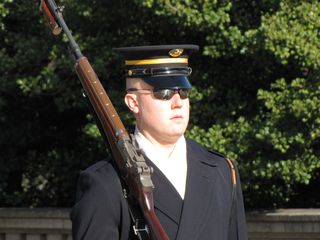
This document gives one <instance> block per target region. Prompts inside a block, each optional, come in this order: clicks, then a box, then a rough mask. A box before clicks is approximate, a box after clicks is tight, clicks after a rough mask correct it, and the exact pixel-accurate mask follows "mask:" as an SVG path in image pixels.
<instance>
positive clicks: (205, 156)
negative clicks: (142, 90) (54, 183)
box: [71, 140, 247, 240]
mask: <svg viewBox="0 0 320 240" xmlns="http://www.w3.org/2000/svg"><path fill="white" fill-rule="evenodd" d="M187 162H188V170H187V182H186V191H185V197H184V200H182V199H181V197H180V195H179V194H178V192H177V191H176V190H175V188H174V187H173V185H172V184H171V183H170V182H169V180H168V179H167V178H166V177H165V176H164V175H163V174H162V172H161V171H160V170H159V169H158V168H157V167H156V166H154V165H153V164H152V163H151V162H148V163H149V164H151V165H152V166H153V168H154V173H153V175H152V180H153V183H154V185H155V190H154V208H155V211H156V214H157V216H158V218H159V220H160V222H161V224H162V226H163V227H164V229H165V231H166V232H167V234H168V236H169V238H170V239H171V240H173V239H177V240H196V239H199V240H209V239H210V240H227V239H235V240H236V239H239V240H245V239H247V233H246V223H245V213H244V207H243V200H242V192H241V186H240V181H239V177H238V174H237V185H236V186H237V187H236V191H235V198H236V200H235V201H234V205H233V204H232V202H233V201H232V191H233V187H232V177H231V176H232V174H231V171H230V166H229V165H228V163H227V161H226V160H225V158H224V157H223V156H221V155H219V154H216V153H213V152H209V151H207V150H205V149H204V148H203V147H201V146H200V145H198V144H197V143H195V142H194V141H191V140H187ZM177 171H179V169H177ZM78 184H79V185H78V189H77V199H76V203H75V205H74V207H73V209H72V212H71V220H72V233H73V239H74V240H80V239H82V240H84V239H85V240H102V239H103V240H107V239H110V240H112V239H121V240H127V239H133V237H132V235H131V234H132V224H131V220H130V215H129V211H128V205H127V202H126V199H125V198H124V196H123V192H122V188H121V183H120V180H119V177H118V176H117V174H116V172H115V170H114V168H113V167H112V165H111V162H110V161H100V162H98V163H96V164H94V165H92V166H91V167H89V168H88V169H86V170H85V171H83V172H82V173H81V175H80V179H79V183H78Z"/></svg>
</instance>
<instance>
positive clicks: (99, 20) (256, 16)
mask: <svg viewBox="0 0 320 240" xmlns="http://www.w3.org/2000/svg"><path fill="white" fill-rule="evenodd" d="M57 3H58V4H63V5H64V6H65V10H64V18H65V20H66V22H67V24H68V26H69V27H70V29H71V30H72V32H73V35H74V37H75V39H76V40H77V42H78V44H79V45H80V47H81V49H82V50H83V53H84V54H85V55H86V56H87V57H88V59H89V60H90V62H91V63H92V65H93V67H94V69H95V71H96V72H97V74H98V76H99V78H100V79H101V80H102V82H103V84H104V85H105V86H106V89H107V91H108V93H109V95H110V98H111V99H112V101H113V103H114V105H115V107H116V109H117V110H118V112H119V114H120V116H121V118H122V119H123V121H124V123H125V125H126V126H128V127H131V126H133V125H134V121H133V117H132V115H131V114H129V113H128V111H127V109H126V107H125V106H124V104H123V89H124V81H123V77H122V76H121V77H119V73H120V72H121V64H120V63H121V59H119V58H118V57H117V56H116V54H115V53H113V52H112V50H111V49H112V48H113V47H119V46H133V45H148V44H176V43H195V44H199V45H200V53H198V54H194V55H193V56H192V58H191V59H190V65H191V66H192V67H193V74H192V76H191V77H190V80H191V82H192V84H193V85H194V88H193V89H192V91H191V94H190V100H191V107H192V112H191V118H190V126H189V129H188V132H187V135H188V137H191V138H193V139H195V140H196V141H198V142H200V143H201V144H203V145H204V146H205V147H207V148H210V149H214V150H216V151H219V152H222V153H224V154H226V155H228V156H229V157H230V158H232V159H234V160H235V161H236V162H237V163H238V168H239V172H240V174H241V179H242V188H243V190H244V195H245V204H246V207H247V208H270V207H319V206H320V205H319V201H318V200H317V199H319V195H317V192H318V190H317V187H318V185H319V181H320V163H319V162H320V161H319V156H320V112H319V111H320V110H319V109H320V108H319V106H320V88H319V86H320V74H319V73H320V71H319V68H320V62H319V56H320V45H319V41H318V36H319V31H320V23H319V20H318V19H319V17H320V4H319V2H318V1H295V0H293V1H285V0H283V1H265V0H263V1H256V0H250V1H236V0H234V1H218V0H217V1H208V0H186V1H167V0H165V1H164V0H147V1H146V0H144V1H142V0H134V1H128V0H121V1H116V0H111V1H99V0H94V1H92V0H90V1H89V0H81V1H80V0H77V1H75V0H65V1H62V0H61V1H57ZM0 46H1V48H0V132H1V134H0V150H1V153H2V154H1V156H0V164H1V166H3V167H2V168H1V169H0V205H1V206H34V207H36V206H60V207H65V206H68V207H69V206H71V205H72V203H73V198H74V191H75V184H76V179H77V176H78V173H79V171H81V170H82V169H84V168H85V167H87V166H88V165H90V164H91V163H93V162H95V161H97V160H100V159H103V158H106V157H107V155H108V153H107V152H106V146H105V144H104V143H103V141H102V139H101V136H100V134H99V131H98V128H97V126H96V125H95V124H94V120H93V118H92V116H91V115H90V114H89V109H88V107H87V103H86V100H85V99H83V97H82V92H81V87H80V84H79V82H78V80H77V76H76V74H75V73H74V70H73V62H72V59H71V58H70V56H69V53H68V50H67V41H66V37H65V36H53V35H52V34H51V33H50V30H49V29H48V28H46V27H45V22H44V20H43V19H42V18H41V17H40V15H39V14H38V6H37V5H36V4H33V3H32V4H31V3H27V1H22V0H16V1H12V0H4V1H2V3H0ZM315 189H316V191H315Z"/></svg>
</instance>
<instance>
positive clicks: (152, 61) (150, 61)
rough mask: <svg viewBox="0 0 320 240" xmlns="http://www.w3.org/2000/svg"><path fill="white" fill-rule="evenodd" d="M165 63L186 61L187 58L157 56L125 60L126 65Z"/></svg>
mask: <svg viewBox="0 0 320 240" xmlns="http://www.w3.org/2000/svg"><path fill="white" fill-rule="evenodd" d="M166 63H186V64H187V63H188V58H158V59H140V60H126V61H125V64H126V65H150V64H166Z"/></svg>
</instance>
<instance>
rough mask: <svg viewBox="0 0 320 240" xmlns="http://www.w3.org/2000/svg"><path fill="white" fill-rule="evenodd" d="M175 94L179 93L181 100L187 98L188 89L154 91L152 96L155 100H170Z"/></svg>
mask: <svg viewBox="0 0 320 240" xmlns="http://www.w3.org/2000/svg"><path fill="white" fill-rule="evenodd" d="M176 92H177V93H179V95H180V98H181V99H186V98H188V97H189V89H159V90H154V91H153V95H154V97H155V98H156V99H160V100H170V99H171V98H172V97H173V96H174V94H175V93H176Z"/></svg>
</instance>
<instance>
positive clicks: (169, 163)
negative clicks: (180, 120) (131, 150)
mask: <svg viewBox="0 0 320 240" xmlns="http://www.w3.org/2000/svg"><path fill="white" fill-rule="evenodd" d="M134 136H135V139H136V141H137V143H138V145H139V148H140V149H141V150H142V151H143V152H144V154H145V155H146V156H147V157H148V158H149V159H150V160H151V161H152V162H153V163H154V164H155V165H156V166H157V167H158V168H159V169H160V170H161V172H162V173H163V174H164V175H165V176H166V177H167V178H168V179H169V181H170V182H171V183H172V185H173V186H174V187H175V189H176V190H177V192H178V193H179V194H180V196H181V198H182V199H184V194H185V189H186V178H187V147H186V140H185V137H184V136H181V137H180V138H179V139H178V141H177V143H176V145H175V147H174V149H173V150H172V152H171V154H170V155H169V157H168V156H166V155H165V154H164V153H163V151H161V149H159V148H158V147H156V146H154V145H153V144H152V143H151V142H150V141H149V140H148V139H147V138H146V137H145V136H144V135H143V134H142V133H141V132H140V131H139V130H138V128H136V129H135V132H134Z"/></svg>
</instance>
